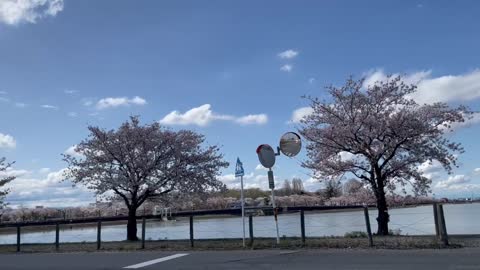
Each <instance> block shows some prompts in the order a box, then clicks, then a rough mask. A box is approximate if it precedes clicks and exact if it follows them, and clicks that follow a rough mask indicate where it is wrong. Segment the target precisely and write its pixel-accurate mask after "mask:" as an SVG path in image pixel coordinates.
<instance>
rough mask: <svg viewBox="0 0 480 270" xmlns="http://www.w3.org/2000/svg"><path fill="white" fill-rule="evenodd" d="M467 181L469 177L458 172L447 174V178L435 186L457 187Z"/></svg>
mask: <svg viewBox="0 0 480 270" xmlns="http://www.w3.org/2000/svg"><path fill="white" fill-rule="evenodd" d="M468 182H470V177H468V176H466V175H463V174H459V175H454V176H449V177H448V179H447V180H444V181H440V182H438V183H437V184H436V185H435V187H436V188H440V189H459V188H460V187H459V186H462V185H464V184H466V183H468Z"/></svg>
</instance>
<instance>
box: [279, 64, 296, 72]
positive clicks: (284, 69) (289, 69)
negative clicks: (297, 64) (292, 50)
mask: <svg viewBox="0 0 480 270" xmlns="http://www.w3.org/2000/svg"><path fill="white" fill-rule="evenodd" d="M292 69H293V66H292V65H290V64H285V65H283V66H282V67H280V70H281V71H285V72H290V71H292Z"/></svg>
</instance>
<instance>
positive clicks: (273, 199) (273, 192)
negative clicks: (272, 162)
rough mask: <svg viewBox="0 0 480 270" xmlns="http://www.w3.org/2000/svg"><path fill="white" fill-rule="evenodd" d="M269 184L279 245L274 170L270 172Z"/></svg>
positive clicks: (270, 169)
mask: <svg viewBox="0 0 480 270" xmlns="http://www.w3.org/2000/svg"><path fill="white" fill-rule="evenodd" d="M268 182H269V185H270V189H271V190H272V208H273V217H274V218H275V229H276V230H277V244H280V233H279V231H278V218H277V206H276V205H275V191H274V190H275V181H274V178H273V171H272V168H269V170H268Z"/></svg>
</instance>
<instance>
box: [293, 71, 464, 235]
mask: <svg viewBox="0 0 480 270" xmlns="http://www.w3.org/2000/svg"><path fill="white" fill-rule="evenodd" d="M363 84H364V80H363V79H361V80H353V79H352V78H350V79H348V80H347V81H346V83H345V85H344V86H341V87H335V86H330V87H327V90H328V93H329V94H330V96H331V99H330V100H328V101H327V100H321V99H319V98H315V97H307V98H308V99H309V100H310V101H311V107H312V109H313V113H312V114H310V115H309V116H306V117H305V118H304V119H303V120H302V124H301V127H300V130H299V132H300V133H301V134H302V135H303V137H304V138H305V139H306V140H307V143H308V145H307V152H308V154H307V155H308V158H307V160H306V161H305V162H304V163H303V166H304V167H306V168H309V169H311V170H313V172H314V175H315V177H316V178H318V179H323V180H328V179H338V178H341V177H343V176H354V177H356V178H358V179H359V180H362V181H363V182H364V183H366V184H367V185H369V186H370V188H371V189H372V191H373V193H374V195H375V198H376V203H377V208H378V218H377V222H378V230H377V233H378V234H379V235H387V234H388V222H389V214H388V206H387V201H386V198H385V194H386V192H387V191H388V190H395V189H399V188H400V189H402V190H403V191H405V188H406V186H407V185H409V186H411V190H412V192H413V193H414V194H416V195H423V194H426V193H428V192H429V190H430V185H431V180H430V179H429V178H427V177H425V176H424V175H422V172H421V171H420V170H419V169H418V166H419V165H420V164H422V163H423V162H432V161H433V160H436V161H438V162H440V164H442V166H443V168H444V169H445V170H446V171H447V172H448V173H450V172H451V171H452V168H453V167H455V166H456V161H457V156H456V154H458V153H462V152H463V148H462V147H461V145H460V144H459V143H455V142H451V141H450V140H449V139H447V138H445V136H444V134H445V133H446V132H449V131H450V130H451V129H452V124H454V123H458V122H463V121H465V119H466V118H468V117H470V115H471V112H470V111H469V110H468V109H467V108H465V107H464V106H459V107H458V108H450V107H449V106H448V105H447V104H445V103H433V104H424V105H419V104H417V103H416V102H415V101H414V100H412V99H411V98H410V96H411V94H412V93H414V92H415V91H416V86H415V85H407V84H405V83H404V82H403V81H402V79H401V77H395V78H394V77H388V78H387V79H386V80H385V81H383V82H377V83H375V84H374V85H370V86H367V87H366V89H365V87H363ZM452 91H454V89H452Z"/></svg>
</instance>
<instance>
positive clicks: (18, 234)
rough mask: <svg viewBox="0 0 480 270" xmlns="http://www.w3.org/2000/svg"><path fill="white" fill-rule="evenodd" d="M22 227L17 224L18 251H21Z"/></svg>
mask: <svg viewBox="0 0 480 270" xmlns="http://www.w3.org/2000/svg"><path fill="white" fill-rule="evenodd" d="M20 228H21V227H20V226H17V252H20V234H21V229H20Z"/></svg>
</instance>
